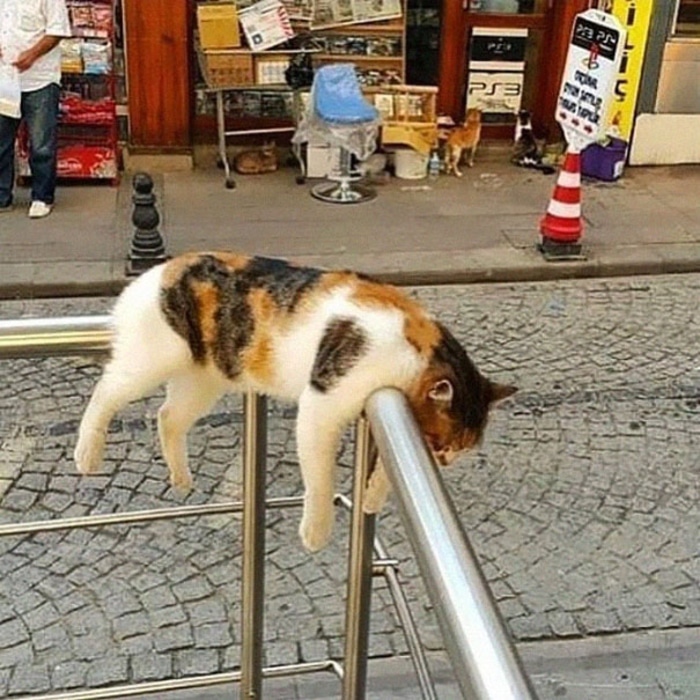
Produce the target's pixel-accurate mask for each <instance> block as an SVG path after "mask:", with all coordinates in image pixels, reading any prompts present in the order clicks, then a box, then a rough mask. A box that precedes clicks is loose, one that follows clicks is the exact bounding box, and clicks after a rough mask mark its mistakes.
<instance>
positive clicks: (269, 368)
mask: <svg viewBox="0 0 700 700" xmlns="http://www.w3.org/2000/svg"><path fill="white" fill-rule="evenodd" d="M248 304H249V305H250V308H251V311H252V314H253V318H254V319H255V328H254V331H253V337H252V339H251V341H250V344H249V345H248V347H247V348H246V349H245V350H244V351H243V363H244V365H245V367H246V369H247V370H248V372H250V373H251V374H252V375H253V376H254V377H255V378H256V379H258V380H259V381H261V382H271V381H272V379H273V375H274V371H275V363H274V357H273V353H272V336H271V332H270V325H271V324H273V323H276V322H275V317H276V316H277V315H278V313H277V312H278V311H279V309H278V307H277V305H276V304H275V302H274V299H273V298H272V296H271V295H270V293H269V292H268V291H267V290H266V289H260V288H258V289H253V290H252V291H251V292H250V294H248Z"/></svg>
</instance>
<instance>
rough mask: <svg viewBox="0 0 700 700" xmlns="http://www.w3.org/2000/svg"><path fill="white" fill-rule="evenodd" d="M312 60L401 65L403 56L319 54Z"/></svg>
mask: <svg viewBox="0 0 700 700" xmlns="http://www.w3.org/2000/svg"><path fill="white" fill-rule="evenodd" d="M314 60H318V61H333V62H335V63H355V62H356V61H359V62H360V63H403V56H366V55H364V54H340V53H319V54H317V55H316V56H314Z"/></svg>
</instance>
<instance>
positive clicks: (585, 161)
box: [581, 138, 627, 182]
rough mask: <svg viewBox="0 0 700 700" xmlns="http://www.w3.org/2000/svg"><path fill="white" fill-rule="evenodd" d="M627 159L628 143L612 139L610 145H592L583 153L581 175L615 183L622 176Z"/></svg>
mask: <svg viewBox="0 0 700 700" xmlns="http://www.w3.org/2000/svg"><path fill="white" fill-rule="evenodd" d="M626 157H627V141H623V140H622V139H618V138H611V139H610V141H609V143H607V144H606V145H604V146H603V145H601V144H598V143H592V144H591V145H590V146H588V147H587V148H584V150H583V151H582V152H581V175H585V176H586V177H593V178H596V179H597V180H605V181H606V182H613V181H614V180H617V179H618V178H619V177H620V176H621V175H622V171H623V169H624V167H625V158H626Z"/></svg>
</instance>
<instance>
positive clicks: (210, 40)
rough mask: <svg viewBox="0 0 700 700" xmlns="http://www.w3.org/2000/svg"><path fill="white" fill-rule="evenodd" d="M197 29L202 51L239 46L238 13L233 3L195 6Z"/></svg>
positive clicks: (212, 3)
mask: <svg viewBox="0 0 700 700" xmlns="http://www.w3.org/2000/svg"><path fill="white" fill-rule="evenodd" d="M197 27H198V29H199V43H200V45H201V47H202V48H203V49H230V48H236V47H239V46H240V45H241V33H240V30H239V28H238V11H237V10H236V4H235V3H233V2H211V3H201V4H199V5H197Z"/></svg>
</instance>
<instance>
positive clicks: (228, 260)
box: [212, 253, 252, 270]
mask: <svg viewBox="0 0 700 700" xmlns="http://www.w3.org/2000/svg"><path fill="white" fill-rule="evenodd" d="M212 255H213V256H214V257H215V258H216V259H217V260H221V262H222V263H224V265H226V267H228V269H229V270H242V269H243V268H244V267H245V266H246V265H247V264H248V263H249V262H250V261H251V260H252V258H251V257H250V256H249V255H238V254H236V253H212Z"/></svg>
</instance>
